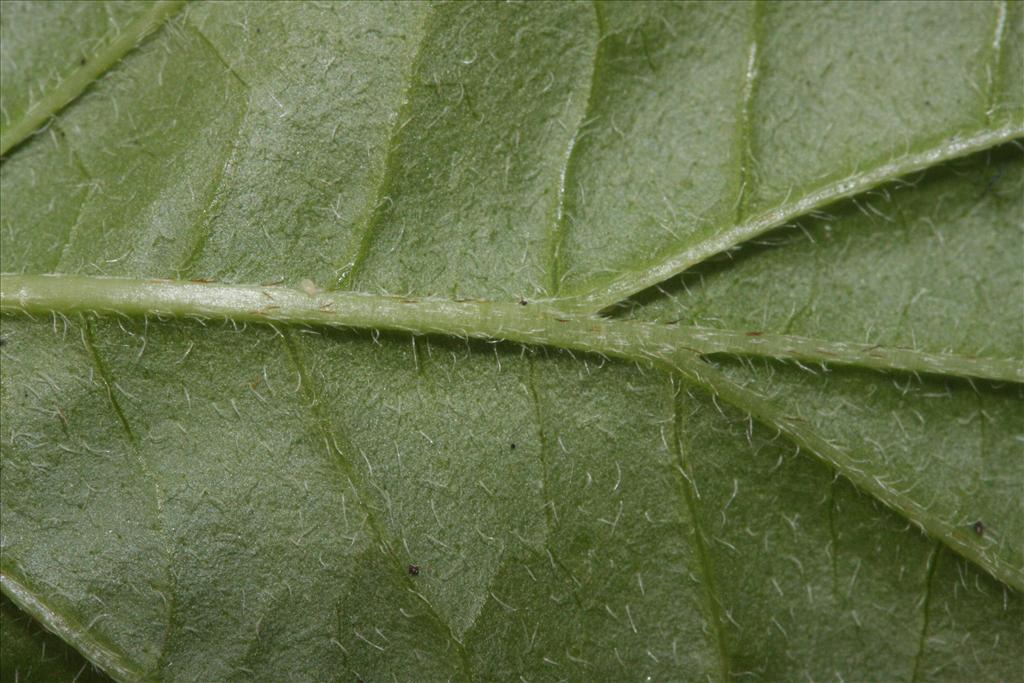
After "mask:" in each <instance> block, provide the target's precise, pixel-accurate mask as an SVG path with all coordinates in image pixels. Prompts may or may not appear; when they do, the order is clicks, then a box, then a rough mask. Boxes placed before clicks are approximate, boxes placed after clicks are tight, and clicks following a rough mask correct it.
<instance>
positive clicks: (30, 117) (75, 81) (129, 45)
mask: <svg viewBox="0 0 1024 683" xmlns="http://www.w3.org/2000/svg"><path fill="white" fill-rule="evenodd" d="M186 2H187V0H158V2H155V3H153V6H152V7H150V8H149V11H148V12H146V13H145V14H143V15H142V16H140V17H138V18H137V19H135V21H133V22H131V23H130V24H128V26H127V27H126V28H125V30H124V32H123V33H121V34H120V35H118V36H117V37H116V38H114V40H112V41H111V42H110V43H109V44H108V45H107V46H106V47H104V48H103V49H102V50H100V51H99V52H98V53H97V54H96V55H95V56H94V57H92V58H91V59H89V60H87V61H86V62H85V63H84V64H82V65H81V66H80V67H79V68H77V69H75V70H74V71H72V72H71V74H70V75H69V76H68V77H67V78H65V79H64V80H63V81H61V82H60V83H59V84H58V85H57V87H55V88H54V89H53V90H51V91H50V92H48V93H47V94H46V95H44V96H43V97H42V98H40V99H39V100H37V101H36V102H35V103H34V104H32V105H31V106H30V107H29V108H28V110H27V111H26V112H25V115H24V116H23V117H22V118H21V119H20V120H19V121H17V122H16V123H14V124H13V125H12V126H10V127H8V128H7V129H6V130H4V132H3V134H2V135H0V156H3V155H5V154H7V152H8V151H10V150H11V148H13V147H14V146H15V145H17V144H18V143H20V142H22V141H23V140H25V138H27V137H29V136H30V135H32V133H34V132H35V131H36V129H38V128H39V127H40V126H41V125H43V124H44V123H45V122H46V120H47V119H49V118H50V117H51V116H53V115H54V114H56V113H57V112H59V111H60V110H61V109H63V108H64V107H66V106H68V105H69V104H71V102H73V101H75V99H77V98H78V96H79V95H81V94H82V93H83V92H84V91H85V89H86V88H88V87H89V86H90V85H92V84H93V83H94V82H95V81H96V80H97V79H98V78H99V77H100V76H102V75H103V74H104V73H106V72H107V71H108V70H109V69H110V68H111V67H112V66H114V65H115V64H117V63H118V62H119V61H121V59H122V58H123V57H124V56H125V55H126V54H128V53H129V52H131V51H132V50H133V49H134V48H135V47H136V46H137V45H139V44H140V43H141V42H142V40H143V39H144V38H145V37H146V36H147V35H149V34H150V33H151V32H152V31H154V30H155V29H157V28H159V27H160V26H161V25H162V24H163V23H164V22H165V21H167V19H169V18H170V17H172V16H174V14H176V13H177V12H178V10H180V9H181V8H182V7H184V6H185V4H186Z"/></svg>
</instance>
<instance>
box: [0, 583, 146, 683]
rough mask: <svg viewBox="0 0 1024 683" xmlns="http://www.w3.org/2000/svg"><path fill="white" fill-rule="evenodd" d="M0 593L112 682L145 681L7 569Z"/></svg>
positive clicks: (103, 643) (115, 652) (123, 657)
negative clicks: (85, 658) (101, 670)
mask: <svg viewBox="0 0 1024 683" xmlns="http://www.w3.org/2000/svg"><path fill="white" fill-rule="evenodd" d="M0 589H2V590H3V592H4V594H5V595H6V596H7V597H9V598H10V599H11V602H13V603H14V604H16V605H17V606H18V607H20V608H21V609H22V610H24V611H25V612H27V613H28V614H29V615H30V616H31V617H33V618H34V619H35V620H36V621H38V622H39V623H41V624H42V625H43V626H45V627H46V628H47V630H49V631H51V632H53V633H56V634H57V635H58V636H60V637H61V638H63V639H64V640H65V641H67V642H68V643H69V644H71V645H72V646H73V647H74V648H75V649H77V650H78V651H79V652H81V653H82V654H84V655H85V656H86V657H87V658H88V659H89V660H90V661H92V662H93V663H95V664H96V665H97V666H99V667H100V668H102V669H103V670H104V671H105V672H106V673H107V674H108V675H109V676H110V677H111V678H113V679H114V680H116V681H148V680H151V679H150V678H147V677H146V674H145V673H144V672H142V671H140V670H139V669H137V668H136V666H135V663H134V662H132V660H131V659H129V658H128V657H127V656H126V655H125V654H124V653H123V652H121V650H119V649H118V648H117V647H115V646H114V645H112V644H110V643H109V642H107V641H106V640H105V639H102V638H100V637H98V636H97V635H95V634H93V633H91V632H90V631H89V629H88V628H87V627H86V626H85V625H84V624H82V623H81V622H80V621H78V619H77V618H75V617H73V616H71V615H70V614H64V613H62V612H61V611H60V610H58V609H57V608H56V607H55V606H54V605H51V604H49V603H47V602H46V601H45V599H44V598H42V597H41V596H40V595H39V593H38V592H37V591H34V590H32V589H31V588H30V587H29V586H28V585H26V583H25V582H24V581H22V580H21V579H19V578H18V577H16V576H15V575H14V573H13V572H12V571H11V570H10V568H8V567H6V566H5V567H4V568H3V571H0Z"/></svg>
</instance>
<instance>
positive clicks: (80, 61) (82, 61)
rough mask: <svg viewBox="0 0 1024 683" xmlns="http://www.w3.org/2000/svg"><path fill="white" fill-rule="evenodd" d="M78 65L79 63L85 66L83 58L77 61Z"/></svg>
mask: <svg viewBox="0 0 1024 683" xmlns="http://www.w3.org/2000/svg"><path fill="white" fill-rule="evenodd" d="M78 63H79V64H80V65H82V66H85V57H82V58H81V59H79V60H78Z"/></svg>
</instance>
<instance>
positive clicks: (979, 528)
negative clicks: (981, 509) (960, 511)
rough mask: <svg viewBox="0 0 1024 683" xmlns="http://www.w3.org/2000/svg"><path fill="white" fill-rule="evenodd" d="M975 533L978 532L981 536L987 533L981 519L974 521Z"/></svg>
mask: <svg viewBox="0 0 1024 683" xmlns="http://www.w3.org/2000/svg"><path fill="white" fill-rule="evenodd" d="M974 533H976V534H978V535H979V536H984V535H985V525H984V524H982V523H981V520H980V519H979V520H978V521H977V522H975V523H974Z"/></svg>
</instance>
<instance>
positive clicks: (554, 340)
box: [0, 275, 1024, 382]
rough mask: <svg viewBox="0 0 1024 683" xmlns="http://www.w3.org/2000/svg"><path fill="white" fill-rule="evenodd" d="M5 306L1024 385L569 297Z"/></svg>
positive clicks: (64, 299) (47, 282)
mask: <svg viewBox="0 0 1024 683" xmlns="http://www.w3.org/2000/svg"><path fill="white" fill-rule="evenodd" d="M0 311H3V312H5V313H25V314H29V315H31V314H40V313H41V314H47V313H51V312H53V313H60V314H71V313H84V312H96V313H100V314H119V315H128V316H137V317H142V316H153V317H157V318H162V317H165V316H168V317H176V318H221V319H230V320H234V321H238V322H256V323H266V324H284V325H317V326H328V327H346V328H354V329H368V330H392V331H400V332H408V333H412V334H437V335H446V336H455V337H459V338H474V339H489V340H501V341H510V342H518V343H521V344H529V345H538V346H551V347H557V348H563V349H570V350H573V351H583V352H587V353H596V354H601V355H605V356H611V357H616V358H624V359H627V360H633V361H641V362H660V363H666V364H668V365H671V366H675V365H677V364H678V361H679V357H680V355H681V354H684V355H686V356H692V355H693V354H696V355H709V354H732V355H740V356H756V357H763V358H777V359H782V360H792V361H798V362H804V363H816V364H833V365H850V366H857V367H865V368H872V369H877V370H894V371H902V372H923V373H930V374H939V375H947V376H955V377H972V378H981V379H988V380H996V381H1007V382H1024V360H1021V359H1007V358H986V357H977V356H963V355H955V354H943V353H930V352H927V351H922V350H917V349H911V348H901V347H892V346H876V345H868V344H855V343H847V342H842V341H830V340H824V339H810V338H806V337H796V336H787V335H773V334H763V333H760V332H752V331H745V330H728V329H711V328H700V327H692V326H683V325H663V324H658V323H648V322H635V321H626V320H609V319H606V318H601V317H597V316H592V315H586V314H580V313H574V312H568V311H565V310H562V309H560V308H559V307H558V301H557V300H547V301H526V300H523V301H520V302H502V301H480V300H461V301H453V300H447V299H429V298H428V299H414V298H403V297H393V296H381V295H373V294H364V293H358V292H345V291H331V292H325V291H320V290H318V289H316V288H315V287H313V286H312V284H310V283H307V287H306V288H304V289H293V288H291V287H282V286H266V285H258V284H251V285H234V284H221V283H210V282H186V281H179V280H132V279H121V278H101V277H84V276H71V275H60V276H52V275H0Z"/></svg>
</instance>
